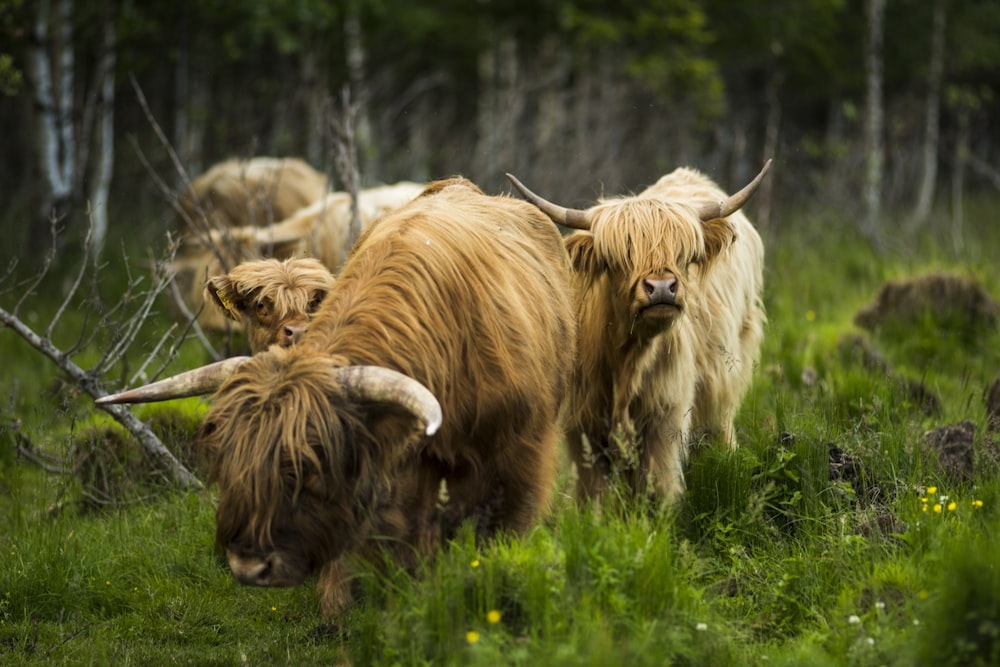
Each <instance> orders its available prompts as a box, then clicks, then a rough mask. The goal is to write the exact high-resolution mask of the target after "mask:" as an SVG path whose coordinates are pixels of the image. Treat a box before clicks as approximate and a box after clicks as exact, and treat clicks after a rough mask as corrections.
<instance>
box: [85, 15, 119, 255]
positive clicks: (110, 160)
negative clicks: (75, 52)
mask: <svg viewBox="0 0 1000 667" xmlns="http://www.w3.org/2000/svg"><path fill="white" fill-rule="evenodd" d="M103 30H104V35H103V41H104V43H103V45H102V51H101V58H100V66H99V67H98V76H97V79H96V81H95V82H94V86H95V89H97V90H98V91H99V93H98V101H97V109H98V115H97V119H96V124H97V132H96V137H97V149H98V150H97V155H96V159H95V164H94V173H93V176H92V178H91V189H90V216H91V218H90V219H91V226H92V230H93V235H94V236H93V243H94V253H95V257H98V258H99V257H100V254H101V251H102V250H103V249H104V242H105V240H106V239H107V235H108V193H109V192H110V190H111V175H112V172H113V171H114V163H115V154H114V149H115V142H114V125H115V123H114V120H115V115H114V111H115V61H116V57H115V56H116V45H117V44H116V42H117V40H116V35H115V6H114V3H113V2H108V3H107V4H106V5H105V11H104V29H103Z"/></svg>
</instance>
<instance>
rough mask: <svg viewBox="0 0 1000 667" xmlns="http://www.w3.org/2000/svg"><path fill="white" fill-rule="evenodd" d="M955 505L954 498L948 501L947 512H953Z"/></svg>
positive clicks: (956, 505)
mask: <svg viewBox="0 0 1000 667" xmlns="http://www.w3.org/2000/svg"><path fill="white" fill-rule="evenodd" d="M956 507H958V503H956V502H955V501H954V500H953V501H951V502H950V503H948V511H949V512H954V511H955V508H956Z"/></svg>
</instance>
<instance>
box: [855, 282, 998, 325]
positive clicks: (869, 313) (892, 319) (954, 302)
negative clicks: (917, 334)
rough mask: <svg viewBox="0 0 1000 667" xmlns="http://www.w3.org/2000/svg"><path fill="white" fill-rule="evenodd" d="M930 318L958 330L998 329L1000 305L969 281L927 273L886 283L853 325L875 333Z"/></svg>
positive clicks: (856, 315)
mask: <svg viewBox="0 0 1000 667" xmlns="http://www.w3.org/2000/svg"><path fill="white" fill-rule="evenodd" d="M928 319H930V320H931V321H932V322H934V323H937V324H939V325H942V326H945V327H948V328H956V329H961V328H964V327H977V328H978V327H995V326H996V324H997V321H998V319H1000V304H998V303H997V302H996V301H995V300H994V299H993V297H992V296H990V294H989V293H988V292H987V291H986V290H985V289H984V288H983V287H982V285H980V284H979V283H978V282H976V281H974V280H972V279H970V278H967V277H965V276H959V275H955V274H949V273H928V274H924V275H921V276H915V277H912V278H903V279H899V280H890V281H888V282H886V283H885V284H883V285H882V288H881V289H880V290H879V293H878V295H877V296H876V297H875V301H874V302H873V303H871V304H868V305H867V306H865V307H863V308H862V309H861V310H859V311H858V312H857V313H856V314H855V316H854V323H855V324H857V325H858V326H860V327H863V328H865V329H868V330H876V329H880V328H884V327H886V326H907V325H913V324H920V323H922V322H925V321H927V320H928Z"/></svg>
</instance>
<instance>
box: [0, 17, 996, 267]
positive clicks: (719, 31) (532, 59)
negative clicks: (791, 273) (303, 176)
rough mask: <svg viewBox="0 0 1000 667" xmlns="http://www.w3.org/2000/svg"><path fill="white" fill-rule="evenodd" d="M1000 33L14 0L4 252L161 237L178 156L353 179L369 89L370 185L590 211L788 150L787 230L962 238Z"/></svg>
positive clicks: (5, 56)
mask: <svg viewBox="0 0 1000 667" xmlns="http://www.w3.org/2000/svg"><path fill="white" fill-rule="evenodd" d="M997 34H1000V5H998V4H997V3H995V2H988V1H985V0H929V1H928V0H784V1H776V2H766V3H765V2H744V1H735V0H628V1H626V2H620V1H616V2H604V1H600V0H533V1H532V2H520V1H518V0H502V1H501V0H481V1H478V2H469V1H467V0H440V1H438V2H433V3H427V2H413V1H412V0H406V1H399V0H370V1H364V0H348V1H341V2H330V1H324V0H296V1H295V2H287V1H285V0H260V1H257V2H253V3H231V2H218V1H210V2H192V1H189V0H188V1H186V0H181V1H178V2H172V3H140V2H134V1H132V2H130V1H124V2H122V1H115V0H107V1H103V2H99V1H90V2H72V1H71V0H37V1H33V2H25V1H24V0H0V127H3V128H5V130H4V132H3V135H4V139H3V141H2V142H0V201H4V202H6V206H5V211H4V214H3V215H2V216H0V227H2V228H3V233H4V238H5V240H6V242H5V244H4V246H5V247H4V252H3V254H4V255H8V253H9V254H10V256H23V255H24V253H26V252H28V253H31V252H40V250H41V249H42V248H44V245H45V244H46V243H47V239H48V233H47V228H48V220H49V219H50V217H52V215H53V214H55V216H56V217H58V218H60V219H61V220H62V226H63V227H64V228H66V229H73V228H74V227H76V228H77V229H81V228H82V227H83V226H85V223H86V219H87V217H88V216H89V217H90V218H91V219H92V220H93V222H94V225H95V227H96V229H97V233H98V237H99V240H101V239H103V238H104V237H105V236H110V237H112V238H117V237H119V236H121V235H123V234H127V236H128V238H129V239H130V240H138V241H140V242H153V243H156V242H159V241H161V240H162V239H163V236H164V233H165V231H166V229H167V228H168V227H169V220H170V216H171V215H172V209H171V205H170V203H169V198H168V197H166V196H165V195H164V192H163V187H162V186H160V185H158V184H157V178H160V179H163V181H164V182H165V183H166V184H167V185H168V186H170V187H172V188H175V189H178V188H180V187H181V185H182V183H183V179H182V178H181V177H180V176H179V175H178V174H177V170H176V168H175V166H174V165H172V164H171V157H170V150H171V149H172V150H173V151H175V152H176V155H177V156H178V158H179V161H180V164H181V166H182V167H183V169H184V170H185V171H186V172H187V174H188V176H189V177H191V178H193V177H195V176H197V175H198V174H199V173H201V172H203V171H204V170H205V169H207V168H208V167H209V166H211V165H212V164H213V163H215V162H217V161H219V160H222V159H225V158H228V157H234V156H237V157H239V156H251V155H281V156H285V155H296V156H301V157H304V158H306V159H307V160H308V161H309V162H310V163H312V164H313V165H314V166H315V167H317V168H319V169H321V170H325V171H326V172H327V173H330V174H331V175H333V176H336V172H335V169H334V168H333V165H334V164H335V160H336V155H335V153H336V151H335V148H334V146H335V142H334V140H333V139H334V137H333V132H332V129H331V128H332V125H333V121H335V120H336V119H337V118H338V113H340V112H343V111H344V104H343V103H344V94H345V92H346V93H347V94H348V95H349V97H350V100H351V104H352V105H354V110H355V112H356V113H355V115H354V116H353V121H354V124H355V127H354V128H353V129H354V130H355V140H356V141H357V144H358V156H359V157H358V161H359V168H360V173H361V177H362V184H363V185H366V186H367V185H372V184H376V183H381V182H393V181H396V180H400V179H410V180H417V181H423V180H428V179H432V178H437V177H444V176H449V175H453V174H463V175H465V176H468V177H469V178H471V179H473V180H474V181H476V182H477V183H479V184H480V185H481V186H482V187H483V188H484V189H485V190H486V191H487V192H497V191H500V190H505V189H507V184H506V181H505V180H504V179H503V173H504V172H505V171H511V172H513V173H516V174H518V175H519V177H521V178H522V179H523V180H524V181H525V182H526V183H529V184H530V185H531V187H532V188H534V189H536V190H537V191H539V192H542V193H544V194H545V195H546V196H548V197H549V198H551V199H553V200H557V201H561V202H564V203H566V204H571V205H573V204H576V205H582V204H586V203H588V202H590V201H592V200H593V199H594V198H596V197H598V196H601V195H602V194H605V193H608V194H614V193H619V192H622V191H637V190H639V189H641V188H642V187H644V186H645V185H647V184H649V183H652V182H653V181H655V180H656V179H657V178H658V177H659V176H660V175H662V174H663V173H665V172H667V171H669V170H671V169H673V168H674V167H675V166H678V165H682V164H687V165H691V166H695V167H697V168H699V169H701V170H703V171H705V172H707V173H708V174H710V175H711V176H712V177H713V178H715V179H716V180H717V181H719V182H720V184H722V185H723V187H730V188H733V189H735V188H736V187H738V186H739V185H742V184H743V183H745V182H746V181H747V180H748V179H749V178H750V177H751V176H752V175H753V174H754V173H756V171H757V169H758V168H759V167H760V165H761V164H762V162H763V161H764V159H766V158H768V157H774V158H775V159H776V168H775V169H774V170H773V172H772V176H771V177H770V178H769V179H768V180H767V181H765V188H764V191H763V192H762V193H761V196H760V199H759V201H758V203H757V204H756V207H757V208H756V210H755V216H756V217H755V219H756V221H757V223H758V225H760V226H761V227H762V229H764V230H767V229H768V228H769V227H770V226H771V225H775V226H776V227H780V225H781V224H793V223H792V222H791V221H790V220H787V219H785V216H784V215H783V211H784V212H787V211H791V210H793V209H794V208H801V207H805V208H809V209H812V210H821V209H833V210H836V212H837V213H838V215H840V216H843V217H844V218H846V219H852V220H857V221H858V227H859V230H861V231H862V232H864V233H865V235H866V236H868V237H869V238H871V239H872V240H874V241H879V239H880V238H882V239H884V238H886V237H893V236H896V235H897V233H898V231H899V228H898V226H897V225H894V229H892V230H891V233H888V234H887V233H886V230H882V229H881V225H882V224H885V223H880V222H879V220H880V219H881V217H880V216H881V214H882V213H883V212H885V211H887V210H888V211H893V212H897V213H902V214H904V215H905V218H906V220H905V224H904V227H903V231H905V232H910V233H912V232H917V231H920V229H921V227H922V226H923V225H926V224H933V225H952V226H961V224H962V217H963V214H962V196H963V195H965V194H966V193H968V192H970V191H975V190H981V189H983V188H989V189H992V188H993V187H995V186H997V185H998V184H1000V170H998V169H997V168H996V167H995V166H994V165H996V164H997V163H998V162H1000V156H998V153H1000V147H998V142H997V136H998V135H1000V127H998V123H1000V113H998V105H1000V96H998V86H1000V41H998V40H997V39H996V35H997ZM144 106H146V108H144ZM150 117H152V119H153V121H151V120H150ZM157 126H158V127H157ZM158 129H159V130H162V133H163V134H162V136H158V135H157V130H158ZM168 144H169V147H168ZM154 175H155V176H154ZM334 184H335V186H338V185H341V184H338V183H337V182H336V179H335V180H334ZM341 187H342V185H341ZM935 201H938V202H939V203H940V202H947V205H946V206H944V207H942V208H939V209H938V211H939V213H938V215H937V218H936V219H934V216H932V215H931V211H932V208H933V204H934V203H935ZM778 202H781V203H782V206H778V205H777V203H778ZM109 211H110V215H109ZM32 239H41V242H38V241H32Z"/></svg>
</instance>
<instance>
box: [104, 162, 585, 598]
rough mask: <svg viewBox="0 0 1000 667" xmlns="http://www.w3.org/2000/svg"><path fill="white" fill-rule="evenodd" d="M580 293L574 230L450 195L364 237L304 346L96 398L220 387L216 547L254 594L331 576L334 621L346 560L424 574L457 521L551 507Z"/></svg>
mask: <svg viewBox="0 0 1000 667" xmlns="http://www.w3.org/2000/svg"><path fill="white" fill-rule="evenodd" d="M570 289H571V288H570V267H569V262H568V259H567V256H566V252H565V249H564V248H563V245H562V241H561V238H560V235H559V233H558V231H557V229H556V227H555V225H553V224H552V222H551V221H550V220H549V219H548V218H546V217H545V216H544V215H542V214H541V213H539V212H538V210H537V209H536V208H535V207H533V206H531V205H530V204H527V203H525V202H523V201H520V200H517V199H513V198H511V197H506V196H500V197H490V196H486V195H484V194H483V193H482V192H481V191H480V190H479V189H478V188H477V187H476V186H475V185H473V184H472V183H471V182H469V181H467V180H465V179H461V178H455V179H450V180H446V181H439V182H435V183H432V184H430V185H429V186H428V187H427V189H426V190H425V191H424V193H423V194H422V195H421V196H419V197H417V199H415V200H414V201H413V202H411V203H410V204H409V205H407V206H406V207H404V208H403V209H401V210H398V211H396V212H394V213H392V214H389V215H387V216H386V217H384V218H382V220H381V221H380V222H379V223H378V224H377V225H374V226H373V227H372V228H371V229H369V231H368V232H367V233H366V234H365V235H364V236H363V237H362V238H361V239H360V240H359V242H358V245H357V246H356V247H355V249H354V250H353V252H352V253H351V256H350V258H349V259H348V261H347V264H346V265H345V266H344V268H343V271H342V272H341V273H340V274H339V276H338V277H337V280H336V282H335V283H334V286H333V289H332V290H331V292H330V293H329V294H328V295H327V298H326V299H325V300H324V302H323V304H322V305H321V306H320V309H319V312H318V313H317V314H316V315H315V317H314V318H313V320H312V322H311V323H310V325H309V328H308V329H307V330H306V332H305V334H303V336H302V338H301V339H300V340H299V342H298V343H297V344H296V345H293V346H292V347H289V348H281V347H277V346H274V347H271V348H270V349H269V350H267V351H266V352H263V353H261V354H257V355H254V356H253V357H250V358H248V359H247V358H244V359H239V360H235V361H234V360H233V359H229V360H225V361H223V362H219V363H218V364H215V365H212V366H209V367H207V368H206V369H198V370H195V371H191V372H189V373H187V374H184V375H183V376H181V377H178V378H173V379H169V380H165V381H162V382H160V383H156V384H154V385H152V386H150V387H145V388H140V389H137V390H134V391H132V392H125V393H124V394H120V395H117V396H112V397H107V398H105V399H102V401H101V402H138V401H143V400H163V399H164V398H165V397H172V396H177V395H191V394H193V393H204V392H205V391H206V390H210V389H212V388H213V387H215V386H217V385H218V384H219V383H220V382H221V383H222V384H221V386H219V388H218V392H217V393H216V395H215V398H214V404H213V406H212V409H211V410H210V412H209V413H208V415H207V416H206V417H205V420H204V423H203V425H202V427H201V430H200V436H199V437H200V443H201V445H202V446H203V447H204V448H206V449H207V450H208V451H209V452H210V456H211V458H212V459H214V463H213V465H212V473H211V478H212V479H213V480H214V481H215V482H217V483H218V485H219V503H218V509H217V512H216V539H217V542H218V544H219V546H220V547H221V548H222V549H224V550H225V553H226V557H227V558H228V562H229V566H230V569H231V570H232V573H233V575H234V576H235V577H236V578H237V579H238V580H239V581H241V582H243V583H245V584H253V585H259V586H292V585H296V584H299V583H301V582H302V581H303V579H305V577H306V576H307V575H308V574H310V573H312V572H318V573H319V585H318V587H319V593H320V597H321V602H322V608H323V610H324V611H325V612H326V613H327V614H330V613H334V612H336V611H338V610H339V609H340V608H341V607H342V606H343V605H344V604H345V603H346V602H347V601H348V600H349V599H350V597H349V595H350V592H349V587H348V577H347V570H348V566H347V562H348V559H347V558H346V557H347V556H348V554H350V553H352V552H354V553H360V554H362V555H364V556H366V557H369V558H373V559H377V556H378V554H380V553H381V552H382V551H383V550H387V551H388V552H389V553H390V554H391V555H393V556H394V557H395V558H397V559H398V560H399V561H401V562H403V563H404V564H407V565H413V564H414V563H415V562H416V559H417V558H419V557H420V556H426V555H430V554H432V553H433V550H434V548H435V546H437V545H439V544H440V542H441V540H442V539H444V538H447V537H449V536H452V535H454V534H455V531H456V529H457V528H458V526H459V525H460V524H461V523H462V522H463V521H470V522H471V523H472V524H473V525H474V527H475V529H476V531H477V533H478V534H480V535H483V536H488V535H491V534H493V533H495V532H497V531H500V530H513V531H524V530H525V529H527V528H528V527H530V526H531V525H533V524H534V523H535V522H536V521H537V520H538V518H539V517H540V515H541V514H542V513H543V512H544V511H545V510H546V507H547V506H548V504H549V500H550V495H551V492H552V489H553V485H554V482H555V475H556V468H557V461H558V439H559V433H560V431H559V427H558V423H557V413H558V407H559V402H560V398H561V396H562V393H563V390H564V388H565V385H566V382H567V380H568V379H569V375H570V373H571V370H572V363H573V349H574V345H575V333H576V327H575V315H574V313H573V309H572V304H573V298H572V292H571V291H570ZM220 366H221V367H222V368H223V369H224V374H225V375H227V378H226V379H220V378H219V377H217V376H216V375H215V374H214V373H215V369H217V368H219V367H220ZM234 367H235V370H234Z"/></svg>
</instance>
